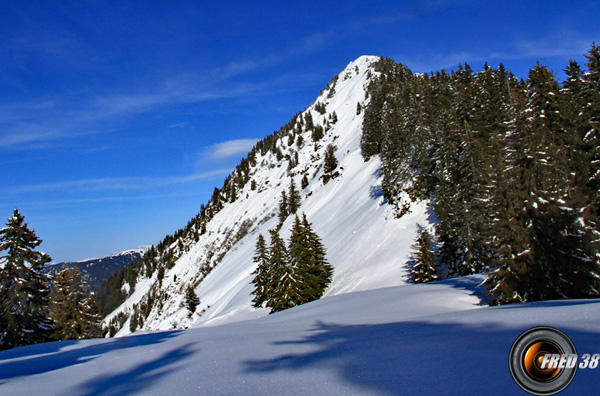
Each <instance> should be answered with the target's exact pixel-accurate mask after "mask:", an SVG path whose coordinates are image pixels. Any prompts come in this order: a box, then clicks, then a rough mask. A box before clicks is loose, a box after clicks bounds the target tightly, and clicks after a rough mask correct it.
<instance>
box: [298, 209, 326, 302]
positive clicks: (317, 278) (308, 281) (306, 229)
mask: <svg viewBox="0 0 600 396" xmlns="http://www.w3.org/2000/svg"><path fill="white" fill-rule="evenodd" d="M301 233H302V234H303V235H304V238H305V239H306V241H307V246H308V255H307V261H308V263H307V265H306V270H305V271H304V273H303V274H301V279H303V287H302V295H303V299H304V300H306V302H309V301H314V300H318V299H320V298H321V297H322V296H323V293H325V289H327V286H328V285H329V283H331V277H332V276H333V267H332V266H331V264H329V262H328V261H327V257H326V250H325V246H324V245H323V242H322V241H321V237H320V236H319V235H318V234H317V233H316V232H314V231H313V229H312V224H311V223H309V222H308V220H307V219H306V214H303V215H302V227H301Z"/></svg>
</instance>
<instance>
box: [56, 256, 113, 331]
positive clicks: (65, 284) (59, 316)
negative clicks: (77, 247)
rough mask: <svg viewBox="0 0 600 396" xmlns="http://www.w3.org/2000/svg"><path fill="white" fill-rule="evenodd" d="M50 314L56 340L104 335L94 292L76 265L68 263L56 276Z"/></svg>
mask: <svg viewBox="0 0 600 396" xmlns="http://www.w3.org/2000/svg"><path fill="white" fill-rule="evenodd" d="M53 283H54V284H53V290H52V303H51V304H52V305H51V308H50V317H51V318H52V320H53V322H54V332H53V334H52V336H53V337H54V338H55V339H57V340H62V341H64V340H80V339H84V338H95V337H100V336H102V328H101V327H100V321H101V316H100V311H99V307H98V305H97V303H96V299H95V297H94V295H93V294H92V293H91V292H90V290H89V287H88V285H87V284H85V282H84V281H83V279H82V277H81V274H80V273H79V270H78V269H77V267H76V266H75V267H73V268H68V267H67V266H66V265H65V266H64V267H63V269H62V271H61V272H59V273H58V275H57V276H56V277H55V278H54V282H53Z"/></svg>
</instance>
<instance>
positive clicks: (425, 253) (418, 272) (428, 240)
mask: <svg viewBox="0 0 600 396" xmlns="http://www.w3.org/2000/svg"><path fill="white" fill-rule="evenodd" d="M412 248H413V253H412V256H413V257H412V260H411V261H410V262H409V271H410V272H409V280H410V281H412V282H414V283H425V282H432V281H435V280H437V279H439V276H438V271H437V268H436V263H435V256H434V253H433V241H432V237H431V234H429V232H428V231H427V230H423V231H422V232H421V233H420V234H419V237H418V238H417V241H416V242H415V244H414V245H413V246H412Z"/></svg>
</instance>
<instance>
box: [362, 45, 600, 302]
mask: <svg viewBox="0 0 600 396" xmlns="http://www.w3.org/2000/svg"><path fill="white" fill-rule="evenodd" d="M586 57H587V59H588V63H587V68H588V71H587V72H585V71H583V70H582V69H581V67H580V66H579V65H578V64H577V63H575V62H573V61H571V62H570V63H569V65H568V66H567V68H566V69H565V73H566V75H567V79H566V81H565V82H564V83H563V84H562V85H561V84H559V83H558V82H557V81H556V80H555V78H554V76H553V74H552V73H551V72H550V71H548V70H547V68H545V67H544V66H543V65H540V64H537V65H536V66H535V67H534V68H532V69H531V71H530V74H529V77H528V79H527V81H519V80H517V79H516V78H515V77H514V76H513V75H512V74H511V73H510V72H509V71H507V70H506V69H505V68H504V66H503V65H500V66H499V67H498V68H497V69H494V68H492V67H490V66H489V65H487V64H485V65H484V68H483V70H482V71H478V72H474V71H473V69H472V68H471V67H470V66H469V65H467V64H465V65H460V66H459V67H458V68H457V70H456V71H454V72H452V73H451V74H448V73H445V72H443V71H442V72H438V73H432V74H431V75H413V74H412V73H411V72H410V71H409V70H408V69H407V68H406V67H404V66H402V65H398V64H396V63H395V62H393V61H391V60H388V59H382V60H381V61H380V62H378V64H377V65H376V70H377V71H378V72H379V77H377V78H376V79H374V80H373V81H372V82H371V85H370V86H369V89H368V93H369V95H368V96H369V97H370V101H369V104H368V105H367V106H366V107H365V108H363V109H362V111H363V112H364V119H363V136H362V140H361V144H362V151H363V155H364V158H365V160H368V159H369V158H370V157H371V156H373V155H380V157H381V159H382V162H383V164H382V173H383V192H384V196H385V197H386V198H387V200H388V202H389V203H390V204H392V205H394V206H395V207H396V210H397V214H398V216H401V215H403V214H404V213H406V212H407V211H408V210H409V207H410V202H411V201H412V200H413V199H415V198H430V199H431V201H432V203H433V205H434V209H435V212H436V215H437V217H438V219H439V225H438V228H437V234H438V238H439V242H440V251H439V253H440V258H441V261H442V263H443V264H445V266H446V267H447V268H448V274H449V275H450V276H452V275H465V274H470V273H476V272H488V273H490V276H489V279H488V287H489V290H490V293H491V294H493V295H494V298H495V301H496V302H497V303H507V302H514V301H533V300H541V299H549V298H572V297H597V296H598V290H600V289H599V287H600V282H599V279H600V277H599V274H600V268H599V264H598V258H599V253H598V243H599V242H598V241H599V240H600V232H599V227H598V212H599V209H598V207H599V205H598V202H599V201H598V191H599V187H600V185H599V184H598V183H599V180H600V176H599V175H600V171H599V165H600V155H599V151H598V150H599V149H598V147H599V144H598V141H599V132H598V125H600V108H599V105H598V103H599V97H600V96H599V95H600V94H599V92H600V89H599V88H600V87H599V84H600V68H599V67H600V54H599V48H598V47H597V46H596V45H592V48H591V49H590V51H589V53H588V55H586Z"/></svg>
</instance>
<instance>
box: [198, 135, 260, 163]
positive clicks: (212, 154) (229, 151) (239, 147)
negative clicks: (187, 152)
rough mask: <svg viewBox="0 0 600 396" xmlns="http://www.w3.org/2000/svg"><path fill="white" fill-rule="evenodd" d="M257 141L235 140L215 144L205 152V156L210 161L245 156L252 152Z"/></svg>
mask: <svg viewBox="0 0 600 396" xmlns="http://www.w3.org/2000/svg"><path fill="white" fill-rule="evenodd" d="M257 141H258V140H257V139H236V140H229V141H227V142H222V143H217V144H214V145H212V146H210V147H209V148H208V149H207V150H206V154H207V155H208V157H209V158H211V159H224V158H231V157H236V156H240V155H246V154H248V152H250V150H252V147H254V145H255V144H256V142H257Z"/></svg>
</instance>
